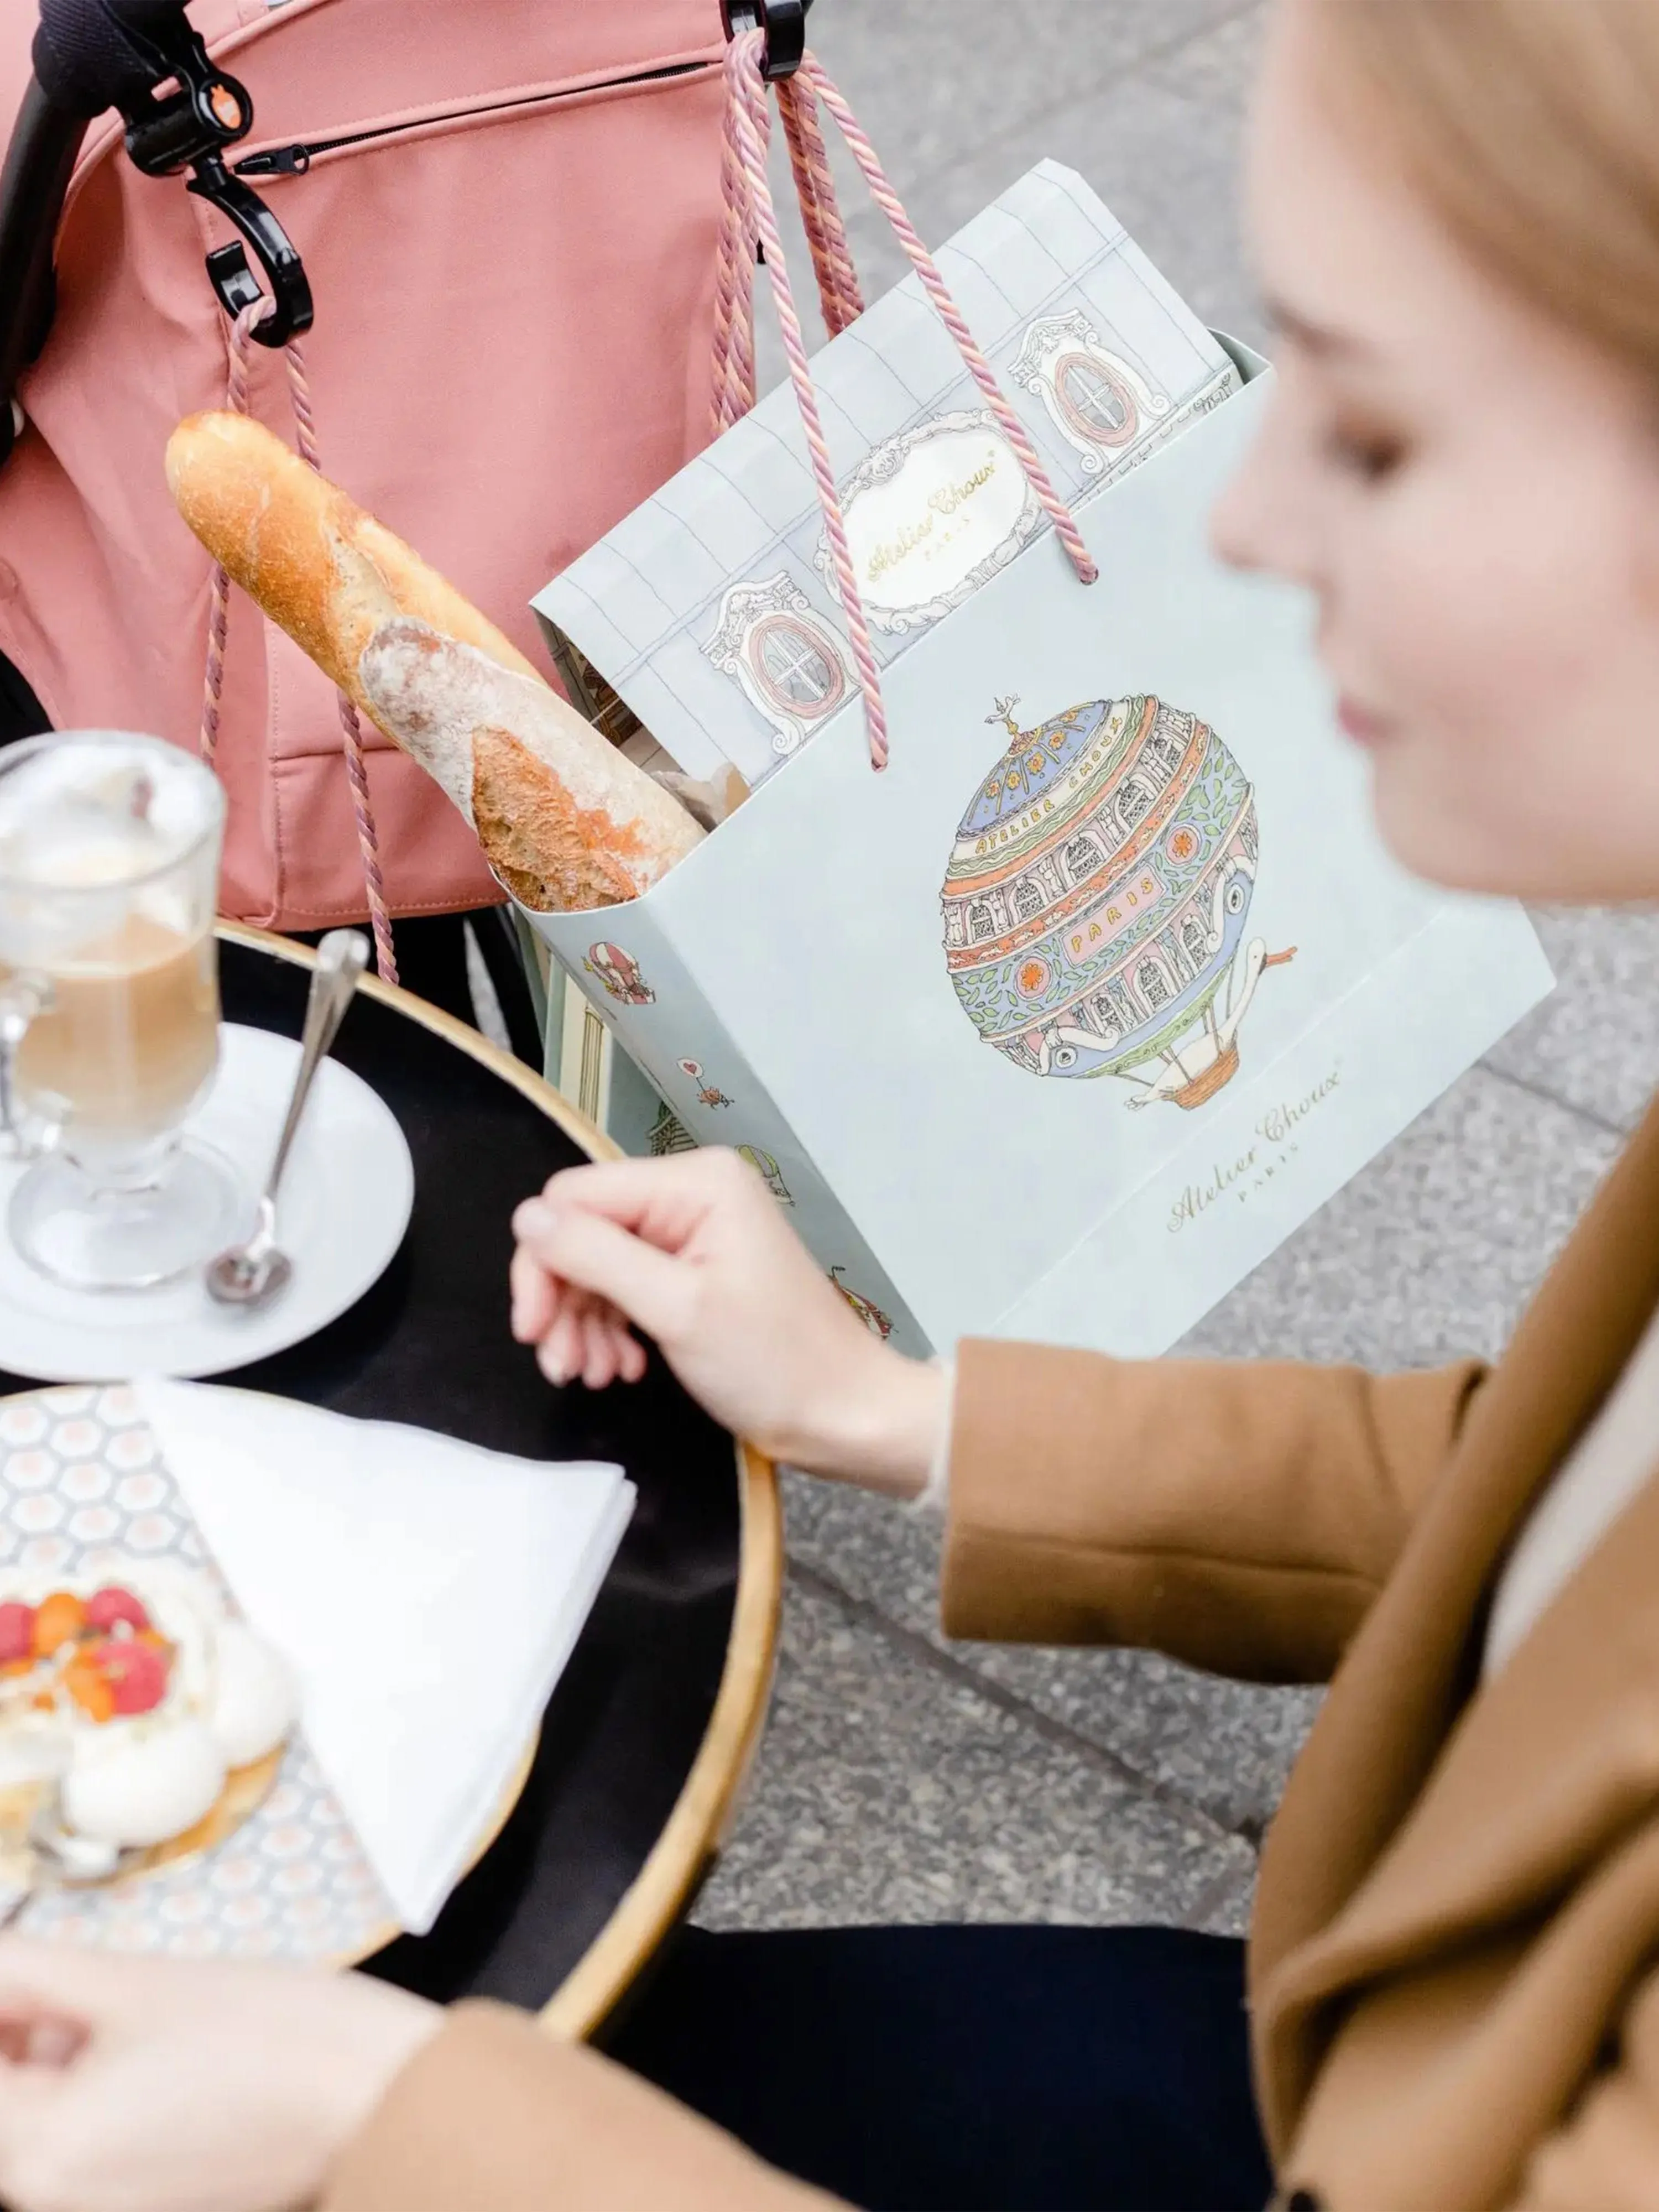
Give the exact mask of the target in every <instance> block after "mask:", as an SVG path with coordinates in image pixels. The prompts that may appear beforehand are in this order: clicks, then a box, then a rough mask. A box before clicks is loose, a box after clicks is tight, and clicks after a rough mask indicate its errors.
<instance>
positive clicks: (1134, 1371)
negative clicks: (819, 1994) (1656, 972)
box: [326, 1111, 1659, 2212]
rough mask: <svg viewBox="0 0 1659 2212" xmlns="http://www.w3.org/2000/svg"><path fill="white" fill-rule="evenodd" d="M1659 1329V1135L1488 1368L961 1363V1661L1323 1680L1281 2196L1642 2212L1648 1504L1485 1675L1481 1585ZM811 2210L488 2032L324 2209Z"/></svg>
mask: <svg viewBox="0 0 1659 2212" xmlns="http://www.w3.org/2000/svg"><path fill="white" fill-rule="evenodd" d="M1656 1304H1659V1111H1656V1113H1655V1114H1653V1115H1650V1117H1649V1119H1648V1121H1647V1122H1646V1124H1645V1125H1644V1128H1643V1129H1642V1131H1641V1132H1640V1133H1639V1134H1638V1137H1637V1139H1636V1140H1635V1141H1634V1143H1633V1144H1632V1146H1631V1148H1630V1150H1629V1152H1627V1154H1626V1157H1625V1158H1624V1159H1623V1161H1622V1162H1621V1163H1620V1165H1619V1167H1618V1168H1617V1169H1616V1170H1615V1171H1614V1173H1613V1176H1612V1177H1611V1178H1610V1179H1609V1181H1608V1182H1607V1185H1606V1186H1605V1188H1603V1190H1602V1192H1601V1194H1600V1196H1599V1197H1598V1199H1597V1200H1596V1202H1595V1206H1594V1207H1593V1208H1592V1210H1591V1212H1590V1214H1589V1218H1587V1219H1586V1221H1585V1223H1584V1225H1583V1227H1582V1228H1581V1230H1580V1231H1579V1232H1578V1234H1577V1237H1575V1239H1574V1240H1573V1243H1571V1246H1570V1247H1569V1249H1568V1250H1567V1252H1566V1254H1565V1256H1564V1258H1563V1259H1562V1260H1561V1261H1560V1262H1559V1265H1558V1266H1557V1267H1556V1268H1555V1269H1554V1271H1553V1273H1552V1275H1551V1276H1550V1278H1549V1280H1548V1281H1547V1284H1546V1285H1545V1286H1544V1288H1543V1290H1542V1291H1541V1293H1540V1295H1539V1297H1538V1298H1537V1300H1536V1302H1535V1304H1534V1306H1533V1308H1532V1310H1531V1311H1530V1312H1529V1313H1528V1316H1527V1317H1526V1319H1525V1321H1524V1322H1522V1326H1521V1328H1520V1330H1519V1331H1518V1333H1517V1334H1516V1339H1515V1341H1514V1344H1513V1345H1512V1346H1511V1347H1510V1352H1509V1353H1508V1355H1507V1356H1506V1358H1504V1361H1503V1363H1502V1364H1501V1365H1500V1366H1499V1367H1498V1369H1497V1370H1495V1371H1494V1372H1492V1374H1490V1375H1485V1374H1483V1371H1482V1370H1480V1368H1478V1367H1476V1366H1474V1365H1468V1366H1464V1367H1459V1368H1455V1369H1452V1370H1445V1371H1443V1372H1440V1373H1437V1374H1425V1375H1411V1376H1397V1377H1394V1378H1391V1379H1388V1380H1382V1381H1379V1380H1376V1379H1375V1378H1373V1377H1371V1376H1366V1375H1364V1374H1361V1373H1359V1372H1358V1371H1356V1370H1342V1369H1328V1370H1320V1369H1310V1368H1306V1367H1295V1366H1267V1365H1252V1366H1239V1367H1231V1366H1226V1365H1220V1364H1202V1365H1198V1364H1188V1365H1182V1364H1177V1363H1169V1362H1164V1363H1158V1364H1148V1365H1123V1364H1116V1363H1114V1362H1111V1361H1107V1360H1101V1359H1094V1358H1087V1357H1085V1356H1082V1355H1079V1354H1076V1353H1065V1352H1039V1351H1032V1350H1030V1349H1026V1348H1022V1347H1018V1346H1012V1345H991V1344H980V1345H973V1346H964V1347H963V1352H962V1356H961V1361H960V1365H959V1369H958V1378H957V1427H956V1437H955V1443H954V1448H953V1453H952V1460H951V1522H950V1529H949V1535H948V1541H947V1547H946V1565H945V1592H944V1610H945V1625H946V1626H947V1628H949V1629H950V1631H951V1632H952V1633H953V1634H956V1635H958V1636H970V1637H990V1638H1024V1639H1028V1640H1041V1641H1043V1642H1051V1643H1085V1642H1086V1643H1103V1642H1104V1643H1119V1644H1152V1645H1156V1646H1157V1647H1158V1649H1160V1650H1164V1651H1168V1652H1170V1653H1173V1654H1174V1655H1175V1656H1177V1657H1179V1658H1184V1659H1188V1660H1192V1661H1194V1662H1197V1663H1198V1664H1200V1665H1202V1666H1206V1667H1210V1668H1216V1669H1218V1671H1221V1672H1225V1673H1228V1674H1238V1675H1243V1676H1248V1677H1251V1678H1255V1679H1257V1680H1300V1681H1306V1680H1322V1679H1324V1678H1325V1677H1326V1676H1327V1675H1328V1674H1331V1673H1332V1671H1333V1670H1335V1674H1334V1681H1333V1684H1332V1688H1331V1692H1330V1695H1329V1697H1328V1699H1327V1700H1326V1703H1325V1705H1324V1709H1323V1711H1322V1713H1321V1716H1320V1718H1319V1721H1318V1723H1317V1725H1316V1728H1315V1730H1314V1733H1313V1736H1312V1738H1311V1740H1310V1742H1309V1745H1308V1747H1307V1749H1306V1751H1305V1752H1304V1755H1303V1757H1302V1759H1301V1761H1300V1763H1299V1765H1297V1770H1296V1772H1295V1774H1294V1776H1293V1777H1292V1778H1291V1785H1290V1789H1289V1791H1288V1793H1287V1795H1286V1796H1285V1803H1284V1806H1283V1808H1282V1810H1281V1811H1280V1813H1279V1818H1278V1820H1276V1822H1275V1823H1274V1825H1273V1832H1272V1834H1271V1836H1270V1838H1269V1839H1268V1844H1267V1851H1266V1854H1265V1857H1264V1859H1263V1863H1262V1870H1261V1894H1260V1899H1259V1902H1258V1905H1257V1911H1256V1917H1255V1932H1254V1936H1253V1939H1252V1943H1251V1969H1250V1982H1251V2005H1252V2021H1253V2031H1254V2038H1255V2066H1256V2079H1257V2087H1258V2092H1259V2095H1260V2098H1261V2107H1262V2111H1263V2113H1264V2116H1265V2119H1266V2124H1267V2133H1268V2136H1269V2139H1270V2141H1271V2142H1272V2145H1273V2152H1274V2155H1275V2160H1276V2161H1277V2164H1278V2166H1279V2172H1280V2177H1281V2187H1282V2191H1283V2193H1284V2197H1285V2199H1286V2200H1289V2199H1291V2198H1292V2197H1294V2195H1295V2192H1297V2191H1306V2192H1307V2196H1308V2199H1309V2200H1311V2203H1313V2204H1315V2205H1323V2206H1325V2207H1328V2208H1329V2212H1499V2208H1501V2209H1502V2212H1635V2209H1636V2208H1638V2207H1642V2208H1653V2207H1659V1482H1656V1483H1654V1484H1652V1485H1650V1487H1649V1488H1648V1489H1647V1490H1646V1491H1645V1492H1644V1493H1643V1494H1642V1495H1641V1497H1640V1498H1638V1500H1637V1501H1636V1503H1635V1504H1633V1505H1632V1507H1631V1509H1630V1510H1629V1511H1628V1512H1627V1513H1626V1515H1625V1516H1624V1517H1623V1518H1622V1519H1621V1520H1620V1522H1618V1524H1617V1525H1616V1526H1615V1528H1613V1531H1612V1532H1611V1534H1609V1535H1608V1537H1607V1539H1606V1540H1605V1541H1603V1543H1602V1544H1601V1547H1600V1548H1599V1549H1598V1550H1597V1551H1596V1552H1595V1553H1594V1554H1593V1555H1592V1556H1591V1558H1590V1559H1589V1560H1588V1562H1587V1563H1586V1564H1585V1565H1584V1566H1583V1568H1582V1569H1581V1570H1580V1571H1579V1572H1578V1573H1577V1576H1575V1577H1574V1578H1573V1579H1572V1581H1571V1583H1569V1584H1568V1586H1567V1587H1566V1589H1565V1590H1564V1591H1563V1592H1562V1594H1561V1595H1560V1596H1559V1598H1558V1599H1557V1600H1556V1601H1555V1602H1554V1604H1553V1605H1552V1606H1551V1607H1550V1608H1549V1609H1548V1611H1547V1613H1545V1614H1544V1615H1543V1617H1542V1618H1541V1620H1539V1621H1538V1622H1537V1624H1536V1625H1535V1626H1534V1628H1533V1630H1532V1632H1531V1633H1530V1635H1529V1636H1528V1638H1527V1640H1526V1641H1525V1643H1524V1644H1522V1646H1521V1647H1520V1649H1519V1650H1517V1651H1516V1654H1515V1656H1514V1657H1513V1658H1512V1659H1511V1660H1510V1662H1509V1664H1508V1665H1507V1666H1506V1667H1505V1668H1504V1671H1503V1672H1502V1673H1501V1674H1499V1675H1498V1677H1497V1678H1496V1680H1494V1681H1493V1682H1492V1684H1491V1685H1490V1686H1487V1687H1485V1688H1480V1687H1479V1686H1478V1685H1479V1668H1480V1638H1481V1631H1482V1628H1483V1626H1484V1620H1485V1613H1486V1604H1487V1601H1488V1600H1489V1597H1490V1594H1491V1591H1492V1583H1493V1578H1494V1575H1495V1573H1496V1571H1497V1570H1498V1566H1499V1565H1500V1564H1501V1562H1502V1560H1503V1559H1504V1553H1505V1552H1506V1549H1507V1547H1509V1545H1510V1543H1511V1541H1513V1539H1514V1537H1515V1535H1516V1532H1517V1530H1518V1528H1519V1527H1520V1525H1521V1524H1522V1521H1523V1520H1524V1517H1525V1516H1526V1513H1527V1510H1528V1507H1529V1505H1530V1504H1532V1502H1533V1500H1534V1498H1535V1497H1536V1496H1537V1494H1538V1492H1539V1491H1540V1489H1541V1486H1542V1485H1543V1484H1544V1483H1546V1482H1547V1480H1548V1478H1549V1476H1550V1475H1551V1474H1552V1473H1553V1470H1554V1468H1556V1466H1557V1465H1558V1463H1559V1461H1560V1459H1561V1457H1562V1455H1563V1454H1564V1452H1565V1450H1566V1449H1567V1448H1568V1447H1569V1446H1570V1445H1571V1443H1573V1441H1574V1440H1575V1438H1576V1437H1577V1436H1578V1435H1579V1433H1580V1432H1581V1431H1583V1428H1584V1426H1585V1425H1586V1423H1587V1422H1588V1420H1589V1418H1590V1416H1591V1415H1592V1414H1593V1413H1595V1409H1596V1407H1597V1406H1598V1405H1599V1404H1600V1402H1601V1400H1602V1399H1603V1397H1604V1396H1605V1395H1606V1394H1607V1390H1608V1389H1609V1388H1610V1387H1611V1385H1612V1384H1613V1382H1614V1380H1615V1379H1616V1377H1617V1376H1618V1375H1619V1373H1620V1369H1621V1368H1622V1366H1623V1365H1624V1363H1625V1361H1626V1358H1628V1356H1629V1354H1630V1353H1631V1352H1632V1350H1633V1349H1634V1347H1635V1346H1636V1343H1637V1341H1638V1338H1639V1337H1640V1335H1641V1334H1642V1331H1643V1328H1644V1325H1645V1323H1646V1322H1647V1321H1648V1319H1649V1317H1650V1315H1651V1314H1652V1312H1653V1311H1654V1310H1655V1307H1656ZM823 2201H824V2200H823V2199H822V2198H820V2197H815V2196H813V2195H812V2194H811V2192H810V2191H802V2190H800V2189H799V2187H798V2186H797V2185H794V2184H793V2183H789V2182H787V2181H784V2180H782V2179H780V2178H779V2177H777V2176H775V2175H774V2174H772V2173H770V2172H768V2171H767V2170H766V2169H764V2168H763V2167H760V2166H757V2165H756V2164H755V2163H754V2162H753V2161H752V2160H749V2159H748V2158H747V2157H746V2156H745V2155H744V2154H743V2153H741V2152H740V2151H738V2150H737V2149H735V2148H732V2147H729V2146H727V2145H726V2143H725V2142H723V2141H722V2140H721V2139H720V2138H719V2137H718V2136H714V2134H713V2132H712V2130H708V2129H707V2128H705V2127H704V2126H703V2125H702V2123H700V2122H694V2121H692V2120H691V2119H690V2118H688V2117H686V2116H684V2115H681V2114H679V2113H678V2112H676V2111H675V2110H673V2109H672V2108H671V2107H669V2106H665V2104H664V2102H663V2100H660V2099H659V2098H658V2097H656V2096H655V2095H654V2093H652V2092H649V2091H647V2090H645V2089H643V2088H641V2087H638V2086H637V2085H635V2084H633V2083H631V2082H629V2081H626V2080H625V2079H623V2078H622V2077H620V2076H618V2075H617V2073H616V2072H615V2070H614V2069H611V2068H608V2067H606V2066H605V2063H604V2062H603V2061H600V2060H599V2059H596V2058H594V2057H592V2056H591V2054H587V2053H581V2052H574V2051H566V2050H562V2049H558V2048H556V2047H553V2046H550V2045H546V2044H544V2043H542V2042H539V2041H538V2039H537V2038H536V2036H535V2034H534V2033H533V2032H532V2030H531V2029H530V2028H528V2027H525V2026H522V2025H520V2024H519V2023H517V2022H515V2021H512V2020H510V2018H509V2017H508V2016H507V2015H499V2014H495V2013H494V2012H491V2011H490V2010H489V2009H488V2008H465V2009H464V2011H463V2013H462V2015H461V2016H460V2017H459V2018H458V2019H457V2020H456V2021H455V2022H454V2024H453V2026H452V2027H450V2028H449V2029H448V2030H447V2031H446V2033H444V2034H443V2035H442V2036H441V2037H440V2038H439V2039H437V2041H436V2042H435V2044H434V2045H432V2046H431V2047H430V2048H429V2049H428V2051H427V2052H426V2053H425V2054H424V2055H423V2056H422V2057H421V2058H420V2059H418V2060H417V2061H416V2064H415V2065H414V2067H413V2068H412V2069H410V2074H409V2075H407V2076H406V2077H405V2078H404V2081H402V2082H401V2083H399V2084H398V2087H396V2088H394V2090H393V2092H392V2096H391V2098H390V2099H389V2100H388V2101H387V2103H386V2106H385V2107H384V2108H383V2109H382V2111H381V2112H380V2115H379V2117H378V2118H376V2119H375V2121H374V2124H372V2125H371V2126H370V2128H369V2129H368V2131H367V2132H366V2134H365V2135H364V2136H362V2138H361V2139H360V2140H359V2142H357V2143H356V2145H355V2146H354V2148H353V2149H352V2150H351V2152H350V2154H349V2156H348V2157H347V2159H346V2160H345V2163H344V2165H343V2169H342V2170H341V2172H340V2173H339V2175H338V2178H337V2184H336V2186H335V2187H334V2189H333V2190H332V2191H331V2193H330V2195H329V2197H328V2199H327V2206H326V2212H393V2208H394V2207H395V2208H396V2212H462V2208H463V2207H470V2206H472V2205H474V2204H488V2205H489V2206H490V2207H491V2208H492V2212H532V2208H535V2212H542V2208H547V2212H552V2208H555V2207H556V2208H558V2212H599V2208H600V2207H601V2206H603V2207H605V2208H607V2212H611V2208H622V2207H629V2206H633V2205H635V2204H637V2205H639V2206H640V2207H641V2208H644V2207H646V2206H650V2207H652V2208H653V2212H661V2208H666V2207H686V2208H692V2207H695V2208H696V2212H714V2208H716V2207H719V2208H720V2212H789V2208H792V2207H794V2206H800V2207H802V2208H805V2206H807V2205H809V2204H814V2203H820V2204H821V2203H823ZM1305 2201H1307V2200H1304V2202H1305Z"/></svg>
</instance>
